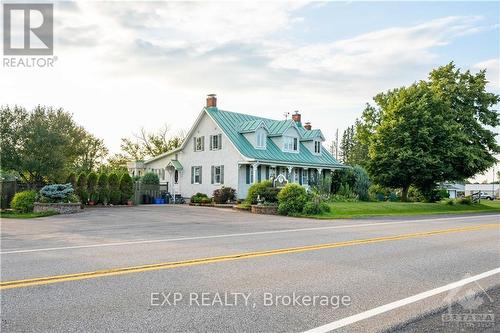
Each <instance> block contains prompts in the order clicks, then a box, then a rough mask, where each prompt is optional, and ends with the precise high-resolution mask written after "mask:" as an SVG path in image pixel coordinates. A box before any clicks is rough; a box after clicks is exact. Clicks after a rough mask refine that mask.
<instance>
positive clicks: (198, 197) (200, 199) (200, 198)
mask: <svg viewBox="0 0 500 333" xmlns="http://www.w3.org/2000/svg"><path fill="white" fill-rule="evenodd" d="M190 201H191V202H192V203H208V202H211V200H210V198H209V197H208V195H206V194H205V193H200V192H198V193H196V194H195V195H193V196H192V197H191V200H190Z"/></svg>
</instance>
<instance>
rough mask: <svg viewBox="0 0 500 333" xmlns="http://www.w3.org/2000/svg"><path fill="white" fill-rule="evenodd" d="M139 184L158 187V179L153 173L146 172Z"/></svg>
mask: <svg viewBox="0 0 500 333" xmlns="http://www.w3.org/2000/svg"><path fill="white" fill-rule="evenodd" d="M141 183H143V184H147V185H159V184H160V178H159V177H158V175H157V174H156V173H153V172H146V173H145V174H144V176H142V178H141Z"/></svg>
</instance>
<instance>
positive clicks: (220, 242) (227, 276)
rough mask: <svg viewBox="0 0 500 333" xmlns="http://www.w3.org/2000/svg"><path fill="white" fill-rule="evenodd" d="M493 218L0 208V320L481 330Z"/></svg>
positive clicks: (491, 310)
mask: <svg viewBox="0 0 500 333" xmlns="http://www.w3.org/2000/svg"><path fill="white" fill-rule="evenodd" d="M499 223H500V215H475V216H474V215H465V216H457V215H453V216H439V217H421V218H415V217H413V218H391V219H362V220H335V221H318V220H308V219H296V218H286V217H279V216H276V217H273V216H260V215H253V214H248V213H241V212H233V211H229V210H226V209H213V208H201V207H188V206H183V207H179V206H176V207H173V206H149V207H144V206H142V207H134V208H108V209H93V210H87V211H86V212H84V213H81V214H76V215H72V216H53V217H47V218H40V219H32V220H13V219H3V220H2V221H1V281H2V285H1V319H2V320H1V328H2V332H32V331H38V332H40V331H50V332H71V331H141V332H142V331H151V332H157V331H164V332H182V331H189V332H192V331H199V332H214V331H225V332H234V331H237V332H243V331H245V332H299V331H307V330H312V329H316V332H323V331H326V330H328V329H329V328H331V327H339V328H338V331H341V332H378V331H387V330H388V331H391V332H394V331H396V332H397V331H401V332H419V331H425V329H430V330H429V332H430V331H438V332H439V331H450V332H452V331H453V332H455V331H459V330H462V331H467V332H469V331H471V332H478V331H488V330H489V331H492V330H495V329H496V328H495V327H497V328H498V323H499V322H500V314H499V313H498V309H499V307H498V302H499V298H498V292H497V291H496V290H497V288H498V287H500V270H499V269H498V268H499V267H500V252H499V251H500V250H499V249H500V247H499V245H500V244H499V240H500V234H499V231H500V228H499V227H500V226H499V225H498V224H499ZM494 270H497V271H498V272H497V271H494ZM483 273H484V274H483ZM480 274H482V275H480ZM465 279H468V280H465ZM459 281H462V282H461V283H462V285H460V286H459V287H456V286H457V285H456V284H453V283H455V282H459ZM467 281H470V282H468V283H467ZM441 287H444V289H443V288H441ZM436 288H441V289H436ZM483 290H484V291H488V290H489V291H490V292H489V293H488V294H486V293H485V292H484V291H483ZM490 293H491V294H492V296H490V295H489V294H490ZM294 297H295V300H294ZM464 300H465V301H464ZM457 302H458V303H457ZM445 309H447V311H448V314H449V316H447V317H446V316H445V317H443V316H442V311H443V310H445ZM481 311H482V312H481ZM465 314H468V315H469V317H465V316H464V315H465ZM471 314H472V315H476V316H475V317H474V318H472V317H470V315H471ZM487 314H490V315H493V316H492V317H493V319H492V318H491V316H486V315H487ZM452 315H453V316H452ZM480 315H483V316H480ZM471 318H472V319H471ZM471 320H473V321H474V323H475V325H471V324H470V321H471ZM455 324H456V325H462V326H456V327H455V326H453V325H455ZM325 325H326V326H325Z"/></svg>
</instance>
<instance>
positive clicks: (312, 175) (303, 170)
mask: <svg viewBox="0 0 500 333" xmlns="http://www.w3.org/2000/svg"><path fill="white" fill-rule="evenodd" d="M239 168H240V169H243V171H244V172H240V175H242V174H244V179H243V180H244V184H246V185H248V187H250V185H251V184H254V183H257V182H260V181H263V180H270V179H273V178H276V177H277V176H278V175H283V176H284V177H285V178H286V179H287V181H288V182H289V183H295V184H299V185H302V186H304V187H306V188H308V187H310V186H313V185H316V184H317V183H318V182H319V181H320V180H322V179H324V178H325V177H326V176H327V175H328V174H329V173H330V172H331V171H333V170H334V169H332V168H330V167H321V166H306V165H290V164H273V163H257V162H256V163H239ZM240 183H241V182H240Z"/></svg>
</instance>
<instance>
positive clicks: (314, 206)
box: [302, 201, 330, 215]
mask: <svg viewBox="0 0 500 333" xmlns="http://www.w3.org/2000/svg"><path fill="white" fill-rule="evenodd" d="M329 211H330V206H329V205H328V204H327V203H326V202H314V201H308V202H306V204H305V205H304V209H303V210H302V213H304V214H306V215H317V214H321V213H327V212H329Z"/></svg>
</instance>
